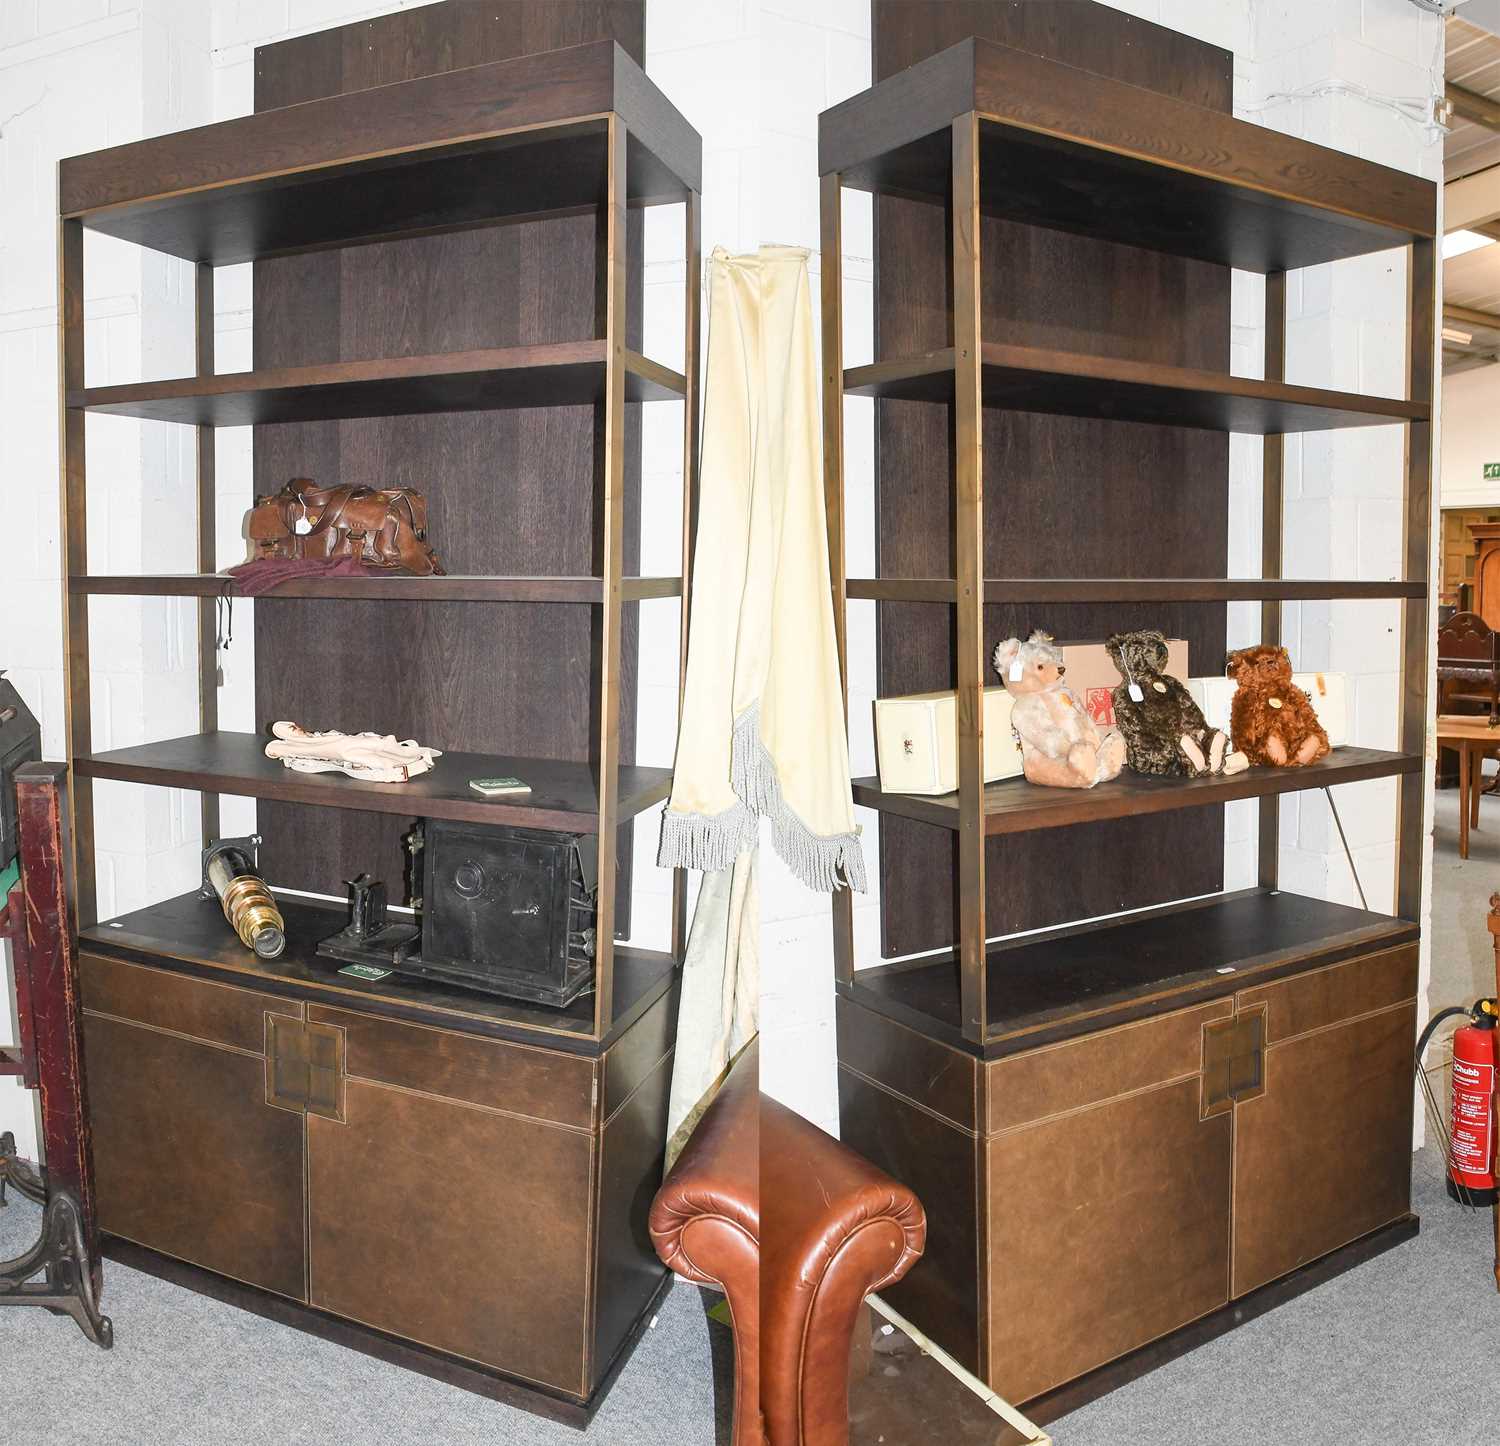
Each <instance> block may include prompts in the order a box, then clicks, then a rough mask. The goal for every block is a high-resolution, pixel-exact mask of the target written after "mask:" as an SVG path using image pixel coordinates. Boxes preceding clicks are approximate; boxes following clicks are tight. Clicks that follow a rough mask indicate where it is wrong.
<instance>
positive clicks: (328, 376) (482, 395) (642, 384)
mask: <svg viewBox="0 0 1500 1446" xmlns="http://www.w3.org/2000/svg"><path fill="white" fill-rule="evenodd" d="M607 352H608V347H607V344H606V343H605V342H603V341H575V342H560V343H557V344H555V345H551V346H514V347H494V348H489V349H487V350H484V351H464V352H445V353H443V354H441V355H437V356H411V357H386V358H381V359H379V360H376V361H352V362H332V363H328V364H326V365H322V366H309V367H274V368H269V369H267V370H265V371H258V372H223V373H220V374H218V375H215V376H206V377H181V378H174V379H173V380H171V381H165V382H134V383H131V384H130V385H127V386H118V387H86V388H84V389H83V390H82V391H79V392H70V393H69V394H68V405H69V406H70V407H83V408H85V409H86V410H88V411H90V412H102V413H107V414H110V415H112V416H118V417H141V418H145V419H147V420H149V421H157V422H186V423H190V424H193V425H196V426H209V427H245V426H252V425H256V424H262V423H266V422H325V421H334V420H339V419H341V418H349V417H400V416H407V415H411V414H413V413H418V412H472V411H486V410H494V409H500V408H506V407H570V406H582V405H587V404H589V403H591V402H597V401H600V400H602V398H603V396H604V386H605V357H606V355H607ZM685 391H686V384H685V383H684V381H683V378H682V374H681V373H680V372H674V371H672V370H671V368H669V367H664V366H660V365H658V364H657V363H656V362H653V361H649V360H648V359H647V358H645V357H643V356H641V355H639V354H638V353H636V352H629V351H627V352H626V353H625V399H626V400H627V401H631V402H650V401H681V400H682V397H683V395H684V393H685Z"/></svg>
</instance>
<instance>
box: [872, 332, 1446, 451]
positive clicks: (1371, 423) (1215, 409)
mask: <svg viewBox="0 0 1500 1446" xmlns="http://www.w3.org/2000/svg"><path fill="white" fill-rule="evenodd" d="M982 361H983V374H984V380H983V385H984V405H985V406H987V407H1004V408H1007V409H1009V410H1011V411H1016V412H1047V413H1051V414H1054V415H1058V416H1065V417H1099V418H1103V419H1105V420H1109V421H1120V422H1150V423H1155V424H1158V425H1162V426H1174V427H1201V428H1206V429H1208V430H1210V431H1217V432H1252V433H1257V434H1266V435H1276V434H1279V433H1282V432H1320V431H1327V430H1329V429H1332V428H1336V427H1378V426H1386V425H1389V424H1391V423H1393V422H1413V421H1415V422H1420V421H1426V420H1427V419H1428V417H1429V416H1430V415H1431V411H1430V408H1429V407H1428V406H1427V405H1426V404H1425V403H1422V402H1408V401H1402V400H1398V399H1395V398H1391V397H1367V396H1360V395H1358V394H1356V393H1353V392H1329V391H1323V390H1321V389H1319V388H1317V387H1294V386H1288V385H1287V384H1286V383H1285V382H1267V381H1260V380H1258V379H1256V378H1253V377H1235V376H1230V375H1229V374H1228V373H1226V372H1210V371H1199V370H1196V369H1194V368H1190V367H1173V366H1162V365H1160V364H1159V363H1155V362H1136V361H1125V360H1120V359H1118V358H1112V357H1101V356H1085V355H1082V354H1080V353H1078V352H1066V351H1051V350H1047V349H1044V348H1040V347H1028V346H1003V345H1001V344H999V343H997V342H986V343H985V344H984V347H983V357H982ZM954 376H955V373H954V352H953V348H952V347H945V348H943V349H942V350H940V351H933V352H925V353H923V354H922V355H920V356H914V357H902V358H899V359H896V360H893V361H882V362H875V363H873V364H871V365H869V366H862V367H852V368H850V369H849V370H847V371H846V372H845V373H844V390H845V391H846V392H847V393H848V394H849V395H851V396H862V397H885V398H888V399H893V400H897V401H916V402H947V401H952V399H953V388H954Z"/></svg>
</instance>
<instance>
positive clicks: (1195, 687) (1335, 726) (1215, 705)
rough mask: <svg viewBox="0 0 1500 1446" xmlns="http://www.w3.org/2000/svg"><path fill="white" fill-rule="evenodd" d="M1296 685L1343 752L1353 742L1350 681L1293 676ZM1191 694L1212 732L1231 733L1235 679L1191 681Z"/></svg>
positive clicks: (1337, 676)
mask: <svg viewBox="0 0 1500 1446" xmlns="http://www.w3.org/2000/svg"><path fill="white" fill-rule="evenodd" d="M1292 682H1294V683H1295V684H1296V685H1297V686H1298V687H1299V688H1301V689H1302V691H1303V692H1304V693H1306V694H1307V696H1308V697H1309V698H1310V699H1311V700H1312V705H1313V712H1314V713H1316V714H1317V715H1318V722H1319V723H1321V724H1322V725H1323V731H1324V732H1325V733H1326V734H1327V735H1328V746H1329V747H1330V748H1341V747H1342V746H1343V745H1344V744H1345V743H1347V742H1348V741H1349V693H1348V681H1347V679H1346V677H1345V675H1344V674H1343V673H1293V674H1292ZM1187 687H1188V692H1189V693H1191V694H1192V695H1193V701H1194V702H1195V703H1197V705H1198V706H1199V707H1200V708H1201V709H1202V710H1203V716H1204V717H1205V718H1206V719H1207V720H1208V726H1209V727H1210V728H1217V729H1219V730H1220V731H1221V732H1223V733H1228V732H1229V731H1230V729H1229V718H1230V709H1231V707H1232V706H1233V703H1234V692H1235V681H1234V679H1233V678H1228V677H1225V678H1189V679H1188V680H1187Z"/></svg>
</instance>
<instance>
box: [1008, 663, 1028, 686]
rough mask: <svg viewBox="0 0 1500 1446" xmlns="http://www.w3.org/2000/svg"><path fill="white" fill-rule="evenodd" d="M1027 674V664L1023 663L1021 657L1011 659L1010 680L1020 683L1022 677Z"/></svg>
mask: <svg viewBox="0 0 1500 1446" xmlns="http://www.w3.org/2000/svg"><path fill="white" fill-rule="evenodd" d="M1025 675H1026V667H1025V664H1023V663H1022V662H1021V660H1020V659H1019V658H1014V659H1012V660H1011V665H1010V673H1009V675H1008V676H1009V678H1010V681H1011V682H1012V683H1019V682H1020V681H1021V679H1022V678H1023V677H1024V676H1025Z"/></svg>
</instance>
